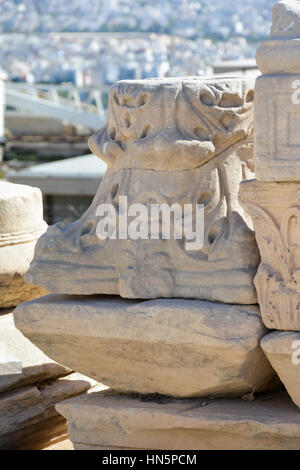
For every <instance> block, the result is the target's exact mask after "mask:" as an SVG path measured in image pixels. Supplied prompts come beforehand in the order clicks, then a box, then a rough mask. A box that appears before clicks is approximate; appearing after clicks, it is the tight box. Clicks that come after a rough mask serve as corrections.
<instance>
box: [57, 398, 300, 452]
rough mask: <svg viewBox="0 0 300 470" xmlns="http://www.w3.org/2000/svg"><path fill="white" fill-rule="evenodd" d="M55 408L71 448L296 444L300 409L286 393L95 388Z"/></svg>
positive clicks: (221, 447) (277, 447)
mask: <svg viewBox="0 0 300 470" xmlns="http://www.w3.org/2000/svg"><path fill="white" fill-rule="evenodd" d="M56 409H57V410H58V411H59V413H61V414H62V415H63V416H65V417H66V418H67V419H68V427H69V435H70V439H71V440H72V442H73V444H74V447H75V449H91V450H101V449H108V450H113V449H120V450H121V449H153V450H159V449H161V450H172V449H175V450H176V449H183V450H216V449H217V450H255V449H257V450H259V449H261V450H271V449H273V450H280V449H282V450H300V413H299V410H298V409H297V408H296V407H295V405H293V403H292V402H291V400H290V399H289V397H288V395H287V394H285V393H279V394H274V395H273V396H272V395H271V396H268V397H266V396H265V397H263V398H262V399H260V398H258V399H256V400H255V401H244V400H240V399H235V400H233V399H215V400H203V399H188V400H175V399H174V400H172V399H169V400H168V399H165V400H157V401H155V400H152V401H149V399H147V400H143V399H142V398H132V397H127V396H125V395H118V394H116V393H113V392H93V393H91V394H89V395H86V396H83V397H78V398H74V399H70V400H66V401H64V402H62V403H59V405H57V406H56Z"/></svg>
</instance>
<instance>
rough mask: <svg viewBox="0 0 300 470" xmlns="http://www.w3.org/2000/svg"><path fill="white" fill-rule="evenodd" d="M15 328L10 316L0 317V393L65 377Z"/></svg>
mask: <svg viewBox="0 0 300 470" xmlns="http://www.w3.org/2000/svg"><path fill="white" fill-rule="evenodd" d="M69 372H70V370H69V369H66V368H65V367H63V366H61V365H59V364H56V363H55V362H54V361H52V360H51V359H49V357H47V356H46V355H45V354H44V353H43V352H42V351H40V350H39V349H38V348H37V347H36V346H34V345H33V344H32V343H30V341H28V339H27V338H25V337H24V336H23V335H22V333H21V332H20V331H19V330H17V328H16V327H15V325H14V320H13V314H12V313H7V314H6V315H1V314H0V393H3V392H5V391H7V390H11V389H15V388H17V387H21V386H22V387H23V386H25V385H28V384H34V383H38V382H42V381H45V380H48V379H53V378H55V377H58V376H62V375H66V374H68V373H69Z"/></svg>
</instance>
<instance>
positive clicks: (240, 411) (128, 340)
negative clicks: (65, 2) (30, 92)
mask: <svg viewBox="0 0 300 470" xmlns="http://www.w3.org/2000/svg"><path fill="white" fill-rule="evenodd" d="M299 38H300V3H299V2H297V1H292V0H284V1H280V2H278V3H277V4H276V5H275V8H274V12H273V26H272V30H271V35H270V38H269V39H268V40H267V41H266V42H265V43H263V44H262V45H261V46H260V48H259V50H258V52H257V62H258V65H259V67H260V70H261V72H262V75H261V76H260V77H259V78H258V79H257V80H256V83H255V90H254V89H253V87H254V83H253V81H252V80H249V79H247V78H228V77H225V78H215V77H208V78H200V77H193V78H177V79H166V80H158V79H151V80H145V81H142V80H141V81H121V82H118V83H116V84H115V85H114V86H113V87H112V88H111V90H110V95H109V116H108V121H107V125H106V126H105V127H104V128H103V129H101V130H100V131H98V132H97V133H96V134H95V135H94V136H93V137H92V138H91V140H90V147H91V150H92V151H93V152H94V153H95V154H96V155H98V156H99V157H100V158H101V159H103V160H104V161H105V162H106V163H107V165H108V170H107V173H106V175H105V177H104V179H103V180H102V182H101V184H100V186H99V189H98V192H97V194H96V195H95V198H94V201H93V203H92V205H91V207H90V208H89V209H88V210H87V212H86V213H85V214H84V215H83V216H82V217H81V218H80V219H79V220H78V221H77V222H75V223H73V224H71V225H69V226H66V225H64V224H58V225H55V226H53V227H49V228H48V230H47V231H46V232H45V233H44V234H43V235H42V236H41V237H40V238H39V240H38V242H37V245H36V251H35V256H34V260H33V262H32V263H31V266H30V268H29V270H28V272H27V273H26V275H25V280H26V281H27V282H30V283H31V284H37V285H41V286H42V287H43V288H45V289H46V290H47V291H48V292H50V294H49V295H46V296H43V297H40V298H38V299H36V300H33V301H30V302H26V303H23V304H21V305H19V306H18V307H17V308H16V310H15V312H14V318H15V323H16V326H17V328H19V330H21V332H22V333H23V334H24V335H25V336H26V337H27V338H28V339H29V340H30V341H32V343H34V344H35V345H36V346H37V347H38V348H40V349H41V350H42V351H43V352H44V353H45V354H47V356H49V357H51V359H53V360H55V361H57V362H58V363H60V364H63V365H64V366H65V367H68V368H69V369H72V370H76V371H77V372H79V373H82V374H85V375H87V376H88V377H91V378H93V379H95V380H96V381H97V382H99V384H104V385H105V386H107V387H109V388H110V389H109V390H105V391H103V385H99V388H97V387H96V388H95V389H93V390H92V391H91V393H89V394H87V395H83V396H78V397H75V398H72V399H69V400H66V401H64V402H62V403H59V404H58V405H57V406H56V409H57V410H58V411H59V413H61V414H62V415H63V416H64V417H65V418H67V420H68V425H69V435H70V439H71V440H72V442H73V445H74V447H75V449H294V450H295V449H298V450H299V449H300V414H299V409H298V408H299V407H300V357H299V356H300V288H299V283H300V277H299V272H300V271H299V270H300V243H299V242H298V239H299V235H300V229H299V227H300V225H299V224H300V215H299V214H300V212H299V211H300V198H299V194H300V169H299V165H300V163H299V154H300V153H299V152H300V139H299V125H300V120H299V116H300V107H299V106H300V99H299V103H298V102H297V100H298V97H297V87H298V88H300V65H299V57H298V56H299V52H300V46H299ZM298 74H299V75H298ZM297 81H299V83H298V82H297ZM297 83H298V85H297ZM253 112H254V118H253ZM253 128H254V150H253ZM253 152H254V158H252V157H253ZM255 178H256V179H255ZM298 184H299V188H298ZM124 197H126V200H127V203H128V206H132V205H134V204H140V205H143V207H145V208H146V209H149V210H150V206H151V205H162V204H165V205H168V206H171V205H172V204H176V205H177V206H179V208H183V206H184V205H185V204H192V205H196V204H199V205H202V207H203V208H204V233H203V244H202V245H201V246H200V247H197V248H196V249H193V250H189V249H187V246H188V243H190V242H191V240H190V239H189V237H187V236H186V233H184V236H183V237H181V238H180V237H177V236H176V233H177V232H176V231H175V228H174V227H175V225H176V222H177V219H176V215H174V219H172V221H173V222H172V224H171V229H172V230H170V236H169V237H167V236H164V223H163V220H162V219H159V222H160V223H159V224H158V226H157V227H158V228H157V227H156V232H155V236H154V237H150V236H145V232H147V230H148V229H151V227H152V225H151V220H150V221H149V220H148V219H146V220H144V219H145V217H144V215H143V217H144V218H143V220H142V219H141V217H140V218H139V222H138V223H137V220H135V222H134V223H135V224H136V225H135V232H134V233H135V234H136V236H135V237H133V238H132V237H131V238H130V237H128V232H127V228H128V227H127V226H126V227H127V228H126V231H125V232H124V225H122V224H123V223H124V217H125V215H126V214H124V206H123V205H122V201H123V199H122V198H124ZM104 204H106V205H107V206H108V205H109V207H113V212H114V214H116V220H114V218H113V217H112V219H110V224H111V225H109V224H108V226H109V227H110V228H113V230H110V231H109V233H107V235H110V236H107V237H106V238H105V237H102V238H101V237H100V236H99V220H100V216H99V207H103V205H104ZM146 212H147V211H146ZM147 213H149V212H147ZM151 214H152V213H151ZM129 215H130V214H129ZM131 215H133V214H131ZM190 217H192V218H193V215H191V214H190ZM111 220H113V221H114V222H116V221H117V222H118V224H117V225H118V228H117V230H115V229H114V225H113V224H112V222H111ZM170 220H171V219H170ZM194 222H195V220H194V219H193V223H194ZM252 224H253V225H252ZM137 226H139V227H137ZM143 230H144V231H145V232H143ZM149 233H151V235H153V232H151V230H149V232H147V234H149ZM257 302H258V304H259V305H257ZM272 330H273V331H272ZM274 330H275V331H274ZM279 379H280V380H279ZM284 386H285V389H286V390H284Z"/></svg>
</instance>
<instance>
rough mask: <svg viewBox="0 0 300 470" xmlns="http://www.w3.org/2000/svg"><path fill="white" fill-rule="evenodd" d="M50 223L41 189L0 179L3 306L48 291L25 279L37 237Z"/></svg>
mask: <svg viewBox="0 0 300 470" xmlns="http://www.w3.org/2000/svg"><path fill="white" fill-rule="evenodd" d="M46 227H47V225H46V223H45V222H44V221H43V203H42V194H41V192H40V190H39V189H37V188H32V187H30V186H24V185H19V184H12V183H7V182H0V308H9V307H14V306H16V305H18V304H19V303H21V302H24V301H26V300H32V299H34V298H36V297H39V296H41V295H45V294H46V293H47V291H46V289H45V288H43V287H39V286H38V285H32V284H27V283H25V281H24V274H25V272H26V271H27V269H28V267H29V264H30V262H31V261H32V259H33V256H34V249H35V244H36V240H37V239H38V237H39V236H40V235H41V234H42V233H43V232H44V231H45V230H46ZM37 284H38V283H37Z"/></svg>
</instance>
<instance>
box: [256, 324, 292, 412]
mask: <svg viewBox="0 0 300 470" xmlns="http://www.w3.org/2000/svg"><path fill="white" fill-rule="evenodd" d="M261 347H262V348H263V350H264V352H265V354H266V356H267V358H268V359H269V361H270V362H271V364H272V366H273V368H274V369H275V370H276V372H277V374H278V375H279V377H280V379H281V381H282V383H283V384H284V385H285V387H286V389H287V391H288V393H289V395H290V396H291V398H292V400H293V402H294V403H295V404H296V405H297V406H298V407H299V408H300V333H298V332H294V331H281V332H274V333H270V334H269V335H267V336H265V337H264V338H263V339H262V341H261Z"/></svg>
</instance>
